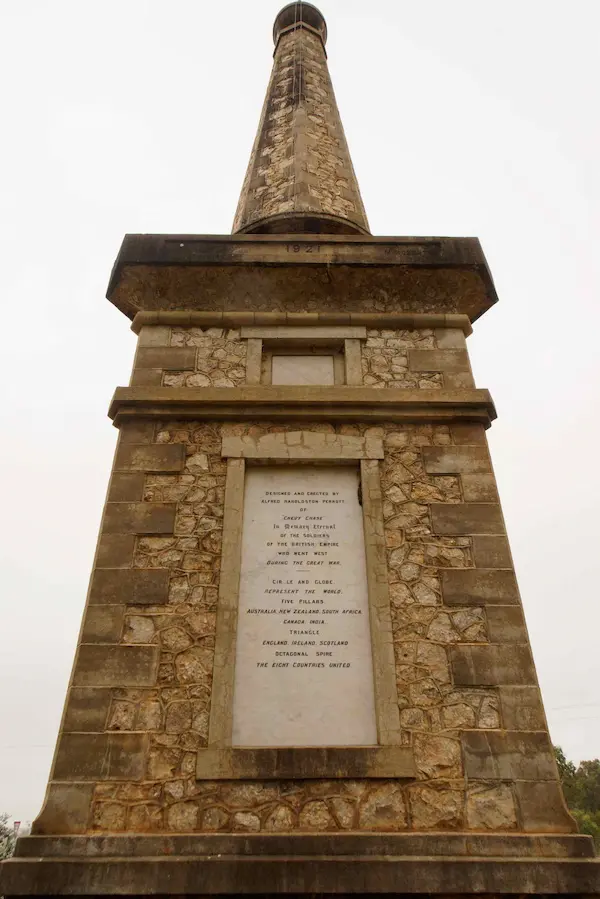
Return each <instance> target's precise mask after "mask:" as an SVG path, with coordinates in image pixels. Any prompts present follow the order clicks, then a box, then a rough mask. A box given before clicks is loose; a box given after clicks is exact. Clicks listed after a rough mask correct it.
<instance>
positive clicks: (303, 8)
mask: <svg viewBox="0 0 600 899" xmlns="http://www.w3.org/2000/svg"><path fill="white" fill-rule="evenodd" d="M300 25H303V26H304V25H308V27H309V28H312V29H314V31H316V32H317V33H318V34H319V35H320V37H321V40H322V41H323V43H324V44H325V43H326V42H327V22H326V21H325V17H324V15H323V13H322V12H321V11H320V10H319V9H317V7H316V6H313V5H312V3H304V2H296V3H288V5H287V6H284V7H283V9H282V10H280V11H279V13H278V14H277V17H276V19H275V24H274V25H273V43H274V44H275V45H277V41H278V40H279V38H280V36H281V33H282V31H287V30H290V31H292V30H293V29H294V28H298V27H300Z"/></svg>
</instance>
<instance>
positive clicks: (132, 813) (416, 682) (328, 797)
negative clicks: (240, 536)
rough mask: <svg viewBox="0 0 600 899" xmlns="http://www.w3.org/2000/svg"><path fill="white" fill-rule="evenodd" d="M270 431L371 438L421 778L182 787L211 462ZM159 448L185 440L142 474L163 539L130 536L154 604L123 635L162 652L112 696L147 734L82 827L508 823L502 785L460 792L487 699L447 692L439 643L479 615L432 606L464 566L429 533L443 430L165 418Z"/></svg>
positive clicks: (403, 693) (198, 662)
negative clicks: (147, 673)
mask: <svg viewBox="0 0 600 899" xmlns="http://www.w3.org/2000/svg"><path fill="white" fill-rule="evenodd" d="M284 430H312V431H321V432H329V433H334V432H335V433H339V434H365V433H368V434H371V435H373V436H382V437H383V439H384V448H385V451H386V457H385V459H384V461H383V463H382V486H383V493H384V498H385V502H384V518H385V533H386V541H387V544H388V571H389V582H390V599H391V606H392V618H393V627H394V645H395V651H396V677H397V683H398V699H399V706H400V710H401V712H400V714H401V723H402V726H403V728H404V739H405V742H406V743H411V744H412V745H413V747H414V751H415V758H416V763H417V767H418V772H419V779H418V781H417V782H416V783H413V784H408V785H406V784H403V783H400V782H395V781H365V780H356V781H329V782H325V781H317V782H310V781H309V782H295V783H277V784H274V783H252V782H251V783H222V782H198V781H196V779H195V764H196V751H197V750H198V748H199V747H202V746H206V745H207V737H208V715H209V711H210V690H211V674H212V661H213V651H214V627H215V611H216V602H217V593H218V583H219V569H220V565H221V560H220V555H219V554H220V546H221V537H222V519H223V491H224V483H225V463H224V462H223V460H222V459H221V456H220V446H221V435H222V434H223V433H227V434H236V435H244V434H251V435H252V436H255V437H258V436H261V435H263V434H266V433H273V432H281V431H284ZM154 441H155V442H156V443H157V444H177V443H179V444H183V445H184V447H185V452H186V463H185V468H184V470H183V471H182V472H181V473H177V474H164V475H157V474H148V475H147V476H146V479H145V489H144V500H145V501H148V502H152V503H155V502H175V503H176V504H177V507H176V518H175V528H174V531H175V533H174V535H173V536H169V537H152V536H147V537H144V536H139V537H137V539H136V546H135V551H134V556H133V566H134V567H139V568H142V569H148V568H161V569H164V568H168V569H169V570H170V572H171V578H170V589H169V597H168V602H167V604H166V605H162V604H161V605H158V606H155V607H153V606H147V607H144V608H143V609H140V608H139V607H136V606H132V607H128V608H127V610H126V617H125V624H124V629H123V635H122V642H123V643H125V644H140V643H141V644H149V643H150V644H154V645H158V646H159V647H160V664H159V669H158V678H157V683H156V686H155V687H154V688H152V689H149V690H139V689H123V688H121V689H115V690H114V691H113V698H112V704H111V707H110V712H109V716H108V722H107V728H108V730H109V731H127V732H130V731H145V732H148V734H149V740H148V743H147V750H146V756H145V759H144V763H145V767H144V775H143V777H142V778H141V779H140V781H139V782H132V783H122V782H118V783H117V782H110V781H108V782H100V783H98V784H97V785H96V787H95V790H94V801H93V814H92V818H91V822H90V823H91V829H92V830H95V831H97V832H112V831H120V830H125V829H136V830H138V831H161V830H163V829H164V830H167V831H169V832H188V831H194V830H198V831H230V830H239V831H258V830H265V831H289V830H306V831H316V830H348V829H359V830H360V829H364V830H389V831H397V830H405V829H411V828H412V829H440V828H464V827H471V828H475V829H496V830H510V829H514V828H516V827H517V812H516V805H515V799H514V796H513V792H512V788H511V785H510V784H482V783H467V781H466V779H465V773H464V767H463V760H462V754H461V746H460V741H459V732H460V731H461V730H463V729H465V728H477V729H480V730H485V729H498V728H499V727H500V707H499V698H498V694H497V691H495V690H493V689H467V688H458V687H455V686H453V684H452V678H451V673H450V667H449V663H448V655H447V651H448V647H449V646H451V645H453V644H457V643H461V642H466V643H469V644H478V643H486V642H487V641H488V635H487V630H486V621H485V614H484V610H483V608H481V607H473V606H470V607H468V608H460V607H459V608H453V609H448V608H445V607H444V605H443V598H442V594H441V587H440V578H439V574H440V572H439V569H440V567H443V568H446V567H470V566H472V564H473V562H472V553H471V543H472V541H471V539H470V538H469V537H458V538H451V537H439V536H435V535H433V534H432V529H431V525H430V522H429V503H431V502H434V501H435V502H443V503H460V502H461V501H462V494H461V486H460V479H459V478H457V477H449V476H446V477H444V476H440V477H436V476H431V475H428V474H427V473H426V472H425V470H424V466H423V462H422V457H421V448H422V447H423V446H438V447H444V446H450V445H452V443H453V438H452V429H451V428H449V427H446V426H432V425H422V426H414V425H412V426H411V425H406V426H398V425H393V424H390V425H383V426H376V427H369V426H360V425H337V426H335V427H334V426H333V425H328V424H323V423H319V422H315V423H306V422H302V423H293V422H291V423H289V424H285V425H273V424H270V423H269V422H254V423H245V424H223V425H220V426H219V425H206V424H203V423H198V422H164V423H162V424H159V425H157V426H156V432H155V435H154Z"/></svg>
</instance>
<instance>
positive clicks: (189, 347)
mask: <svg viewBox="0 0 600 899" xmlns="http://www.w3.org/2000/svg"><path fill="white" fill-rule="evenodd" d="M145 330H146V331H147V332H153V331H159V332H162V334H163V335H164V334H165V332H167V334H166V338H162V337H161V343H164V344H165V345H164V346H159V345H157V346H148V347H144V346H142V347H141V349H140V350H139V351H138V353H137V355H136V361H135V365H134V371H133V375H132V379H131V385H132V386H135V387H154V386H156V387H239V386H240V384H244V383H245V381H246V348H247V341H245V340H241V338H240V331H239V329H226V328H204V329H203V328H170V329H169V328H165V329H162V328H160V329H156V328H148V329H145Z"/></svg>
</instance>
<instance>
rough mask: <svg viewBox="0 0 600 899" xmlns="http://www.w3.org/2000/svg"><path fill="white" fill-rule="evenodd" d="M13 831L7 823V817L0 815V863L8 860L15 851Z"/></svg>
mask: <svg viewBox="0 0 600 899" xmlns="http://www.w3.org/2000/svg"><path fill="white" fill-rule="evenodd" d="M16 840H17V838H16V836H15V829H14V827H13V826H12V825H10V824H9V823H8V815H6V814H0V861H2V859H4V858H10V856H11V855H12V854H13V852H14V849H15V843H16Z"/></svg>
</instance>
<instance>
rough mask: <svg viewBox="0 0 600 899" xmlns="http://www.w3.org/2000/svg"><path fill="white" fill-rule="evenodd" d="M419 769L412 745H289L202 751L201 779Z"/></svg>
mask: <svg viewBox="0 0 600 899" xmlns="http://www.w3.org/2000/svg"><path fill="white" fill-rule="evenodd" d="M416 776H417V769H416V766H415V761H414V758H413V750H412V747H410V746H350V747H346V746H344V747H335V746H333V747H327V748H321V747H287V748H283V749H274V748H266V749H245V748H244V749H242V748H236V747H231V746H226V747H223V748H217V747H210V746H209V747H208V749H200V750H198V761H197V764H196V777H197V779H198V780H281V779H284V780H319V779H320V778H325V779H326V780H337V779H346V780H347V779H350V780H352V779H356V778H357V777H359V778H360V777H369V778H382V779H387V778H410V779H413V778H415V777H416Z"/></svg>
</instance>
